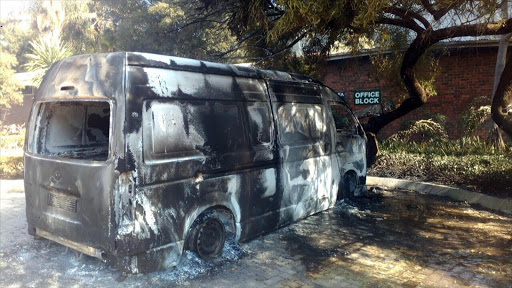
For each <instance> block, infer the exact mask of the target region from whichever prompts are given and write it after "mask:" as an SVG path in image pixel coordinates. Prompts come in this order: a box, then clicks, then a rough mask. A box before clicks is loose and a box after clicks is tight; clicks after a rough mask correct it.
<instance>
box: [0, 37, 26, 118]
mask: <svg viewBox="0 0 512 288" xmlns="http://www.w3.org/2000/svg"><path fill="white" fill-rule="evenodd" d="M0 36H1V35H0ZM0 38H1V37H0ZM17 64H18V62H17V61H16V57H15V56H14V55H11V54H10V53H8V52H6V51H0V107H6V108H10V107H11V104H20V103H22V102H23V94H22V93H21V90H20V89H21V88H23V86H22V85H21V84H20V83H18V81H17V80H16V79H15V78H14V73H15V70H14V68H15V67H16V66H17Z"/></svg>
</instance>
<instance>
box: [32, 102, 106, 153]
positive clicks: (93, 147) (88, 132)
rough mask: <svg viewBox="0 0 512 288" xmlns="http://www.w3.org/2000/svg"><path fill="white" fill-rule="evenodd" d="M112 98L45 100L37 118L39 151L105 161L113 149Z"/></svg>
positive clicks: (37, 149)
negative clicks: (70, 100) (108, 99)
mask: <svg viewBox="0 0 512 288" xmlns="http://www.w3.org/2000/svg"><path fill="white" fill-rule="evenodd" d="M110 118H111V117H110V104H109V103H108V102H96V101H94V102H92V101H91V102H83V101H82V102H78V101H76V102H48V103H42V104H41V105H40V107H39V110H38V117H37V120H36V131H35V133H36V139H37V140H36V143H35V147H34V148H35V153H37V154H41V155H48V156H56V157H62V158H71V159H83V160H92V161H105V160H107V158H108V152H109V138H110V137H109V135H110Z"/></svg>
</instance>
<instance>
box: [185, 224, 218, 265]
mask: <svg viewBox="0 0 512 288" xmlns="http://www.w3.org/2000/svg"><path fill="white" fill-rule="evenodd" d="M225 242H226V230H225V228H224V224H222V222H221V221H220V220H219V219H218V218H216V217H215V216H213V215H212V214H207V215H205V217H202V221H201V222H199V224H198V225H197V226H196V227H195V229H193V237H192V239H191V243H190V248H191V249H192V250H193V251H194V252H196V253H197V255H198V256H199V257H200V258H202V259H205V260H211V259H214V258H217V257H219V256H220V255H222V250H223V248H224V243H225Z"/></svg>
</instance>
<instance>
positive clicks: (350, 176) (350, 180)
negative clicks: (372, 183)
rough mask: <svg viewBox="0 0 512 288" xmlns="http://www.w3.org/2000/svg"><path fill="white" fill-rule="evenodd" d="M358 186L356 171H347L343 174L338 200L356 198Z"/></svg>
mask: <svg viewBox="0 0 512 288" xmlns="http://www.w3.org/2000/svg"><path fill="white" fill-rule="evenodd" d="M356 187H357V175H356V173H354V172H347V173H345V175H344V176H343V179H342V181H341V185H340V191H339V192H338V200H341V199H354V197H355V194H354V193H355V191H356Z"/></svg>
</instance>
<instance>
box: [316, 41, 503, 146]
mask: <svg viewBox="0 0 512 288" xmlns="http://www.w3.org/2000/svg"><path fill="white" fill-rule="evenodd" d="M497 52H498V48H497V47H470V48H452V49H449V50H448V53H442V54H441V53H440V54H439V55H440V56H437V57H438V58H439V64H440V69H441V70H440V74H439V75H438V77H437V78H436V80H435V83H434V85H435V87H436V90H437V96H433V97H431V98H430V99H429V100H428V102H427V103H426V104H425V105H423V106H422V107H421V108H419V109H416V110H415V111H412V112H411V113H409V114H408V115H406V116H405V117H402V118H400V119H398V120H395V121H394V122H392V123H391V124H389V125H388V126H386V127H385V128H384V129H383V130H381V132H380V133H379V135H378V137H379V138H381V139H384V138H387V137H389V136H390V135H392V134H394V133H396V132H397V131H398V130H399V129H400V128H401V127H403V124H404V123H406V122H407V121H415V120H419V119H429V118H431V115H430V116H429V113H439V114H443V115H445V116H447V117H448V119H447V124H446V128H447V132H448V134H449V135H450V137H451V138H452V139H456V138H459V137H460V136H461V135H460V131H459V130H460V129H459V128H458V127H459V123H460V118H461V115H462V114H463V113H465V112H466V111H467V109H468V108H469V107H470V105H471V103H472V101H473V100H474V99H475V98H478V97H480V96H483V97H486V98H487V99H488V101H487V103H488V105H490V103H491V100H490V99H491V94H492V85H493V81H494V69H495V64H496V56H497ZM324 75H325V78H324V83H325V84H327V85H328V86H330V87H331V88H333V89H334V90H335V91H337V92H348V93H345V94H346V99H347V101H348V102H349V103H350V104H351V106H352V108H353V109H354V110H358V109H361V108H365V107H368V106H354V99H353V91H354V90H373V89H380V90H381V94H382V102H386V101H389V100H390V97H391V95H392V89H391V88H390V87H389V85H387V84H386V83H384V82H382V81H378V80H377V77H376V73H375V70H374V68H373V66H372V65H371V60H370V57H369V56H361V57H351V58H345V59H340V60H331V61H329V62H328V63H327V64H326V66H325V70H324ZM394 104H395V105H399V102H397V101H395V102H394ZM491 125H492V122H491V121H487V122H486V123H484V125H483V127H481V128H480V129H479V132H478V133H477V134H479V136H483V137H485V136H486V135H484V134H486V131H487V130H488V128H490V127H491Z"/></svg>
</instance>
